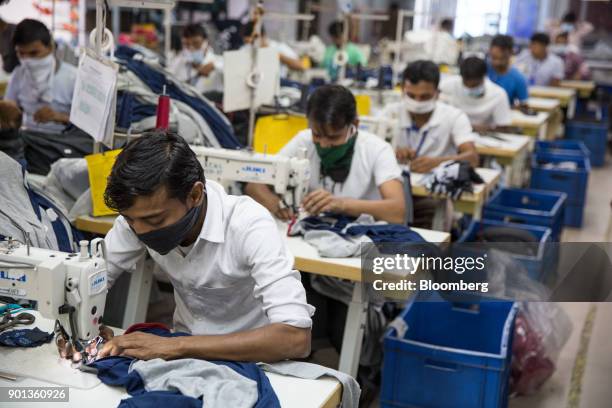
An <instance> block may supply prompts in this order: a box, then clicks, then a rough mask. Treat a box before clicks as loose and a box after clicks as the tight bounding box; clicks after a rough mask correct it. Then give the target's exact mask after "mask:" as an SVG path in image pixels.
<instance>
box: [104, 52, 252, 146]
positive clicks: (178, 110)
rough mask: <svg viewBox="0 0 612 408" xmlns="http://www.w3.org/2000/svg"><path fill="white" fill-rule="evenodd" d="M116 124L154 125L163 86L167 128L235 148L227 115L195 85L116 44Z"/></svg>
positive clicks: (127, 126)
mask: <svg viewBox="0 0 612 408" xmlns="http://www.w3.org/2000/svg"><path fill="white" fill-rule="evenodd" d="M115 57H116V58H117V62H118V63H119V64H120V66H121V69H120V71H119V76H118V78H117V127H118V128H122V129H126V130H127V129H130V130H131V132H136V133H138V132H143V131H146V130H151V129H154V128H155V119H156V117H155V107H156V105H157V99H158V96H159V94H161V93H162V92H163V89H164V87H165V89H166V93H167V94H168V95H169V96H170V98H171V101H172V103H171V111H170V128H171V129H173V130H176V131H177V132H178V133H179V134H180V135H181V136H182V137H183V138H184V139H185V140H187V142H188V143H190V144H197V145H205V146H212V147H224V148H227V149H237V148H240V147H241V145H240V143H239V142H238V140H237V139H236V137H235V135H234V132H233V129H232V127H231V124H230V122H229V121H228V119H227V118H226V117H225V116H224V115H223V113H222V112H221V111H219V110H218V109H217V108H216V107H215V106H214V104H213V103H212V102H210V101H209V100H207V99H206V98H204V97H203V96H202V95H200V94H199V93H198V92H197V91H196V89H195V88H193V87H192V86H190V85H188V84H186V83H183V82H181V81H179V80H177V79H176V78H175V77H174V76H173V75H172V74H171V73H170V72H168V71H166V70H165V69H164V68H163V67H162V66H161V65H159V64H157V63H155V62H153V61H148V60H145V58H144V57H143V55H142V54H141V53H139V52H138V51H137V50H135V49H133V48H129V47H126V46H120V47H117V50H116V51H115Z"/></svg>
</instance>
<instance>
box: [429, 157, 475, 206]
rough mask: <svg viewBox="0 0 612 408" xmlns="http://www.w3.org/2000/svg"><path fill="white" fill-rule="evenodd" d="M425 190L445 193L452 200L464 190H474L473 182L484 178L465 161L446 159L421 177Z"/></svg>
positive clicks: (432, 192)
mask: <svg viewBox="0 0 612 408" xmlns="http://www.w3.org/2000/svg"><path fill="white" fill-rule="evenodd" d="M423 183H424V185H425V188H427V191H429V192H430V193H431V194H447V195H448V196H449V197H450V198H451V199H452V200H458V199H459V198H461V194H463V193H464V192H468V193H471V192H473V191H474V184H482V183H484V180H483V179H482V178H481V177H480V176H479V175H478V173H476V171H475V170H474V168H473V167H472V166H470V164H469V163H468V162H466V161H459V160H457V161H447V162H444V163H441V164H440V165H439V166H438V167H436V168H435V169H433V170H432V171H431V173H428V174H427V175H426V176H425V178H424V179H423Z"/></svg>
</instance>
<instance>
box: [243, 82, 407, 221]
mask: <svg viewBox="0 0 612 408" xmlns="http://www.w3.org/2000/svg"><path fill="white" fill-rule="evenodd" d="M306 115H307V117H308V123H309V127H310V129H307V130H304V131H302V132H300V133H298V134H297V135H296V136H295V137H294V138H293V139H291V141H290V142H289V143H287V145H286V146H285V147H283V149H281V151H280V152H279V154H280V155H284V156H289V157H292V156H298V155H299V153H300V151H303V150H305V151H306V157H307V158H308V160H309V161H310V189H309V190H310V191H309V193H308V195H307V196H306V197H305V198H304V201H303V202H302V203H301V205H302V207H303V208H304V210H306V211H307V212H308V213H310V214H314V215H318V214H319V213H321V212H334V213H340V214H345V215H350V216H354V217H358V216H359V215H361V214H370V215H372V216H373V217H374V218H376V219H378V220H383V221H388V222H391V223H398V224H401V223H403V222H404V215H405V200H404V192H403V186H402V171H401V169H400V168H399V166H398V164H397V161H396V159H395V157H394V154H393V149H392V148H391V146H390V145H389V144H388V143H386V142H385V141H384V140H382V139H381V138H379V137H378V136H376V135H373V134H371V133H368V132H365V131H361V130H359V131H358V130H357V129H358V124H359V122H358V119H357V108H356V102H355V97H354V96H353V94H352V93H351V92H350V91H349V90H348V89H346V88H344V87H342V86H339V85H325V86H322V87H319V88H317V90H316V91H315V92H313V94H312V95H311V96H310V98H309V99H308V104H307V108H306ZM245 191H246V193H247V194H249V195H251V196H252V197H253V198H255V199H256V200H257V201H259V202H260V203H262V204H263V205H264V206H265V207H266V208H268V209H269V210H270V212H272V213H273V214H274V215H275V216H277V217H278V218H280V219H288V218H291V216H292V215H293V214H292V213H291V211H290V209H288V208H286V207H285V206H283V205H282V203H281V199H280V198H279V197H278V196H277V195H276V194H274V193H273V192H272V191H271V190H270V188H269V187H268V186H266V185H262V184H248V185H247V188H246V190H245Z"/></svg>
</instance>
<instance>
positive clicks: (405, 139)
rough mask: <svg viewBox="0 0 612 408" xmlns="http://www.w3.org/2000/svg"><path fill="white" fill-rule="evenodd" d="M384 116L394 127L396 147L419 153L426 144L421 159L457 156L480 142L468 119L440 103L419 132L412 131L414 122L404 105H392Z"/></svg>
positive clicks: (398, 103)
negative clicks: (468, 145) (463, 148)
mask: <svg viewBox="0 0 612 408" xmlns="http://www.w3.org/2000/svg"><path fill="white" fill-rule="evenodd" d="M380 116H382V117H383V118H385V119H387V120H389V121H391V123H392V126H393V128H394V135H393V141H394V146H395V147H409V148H411V149H416V148H417V146H418V145H419V144H421V140H423V142H422V146H421V149H420V150H419V156H429V157H442V156H450V155H456V154H457V153H458V148H459V146H461V145H462V144H463V143H467V142H474V141H475V140H476V139H475V136H474V133H473V131H472V125H470V120H469V119H468V117H467V115H466V114H465V113H463V112H462V111H460V110H459V109H457V108H455V107H452V106H450V105H448V104H446V103H444V102H440V101H438V102H436V108H435V109H434V112H433V114H432V115H431V118H429V121H428V122H427V123H426V124H425V125H424V126H422V127H421V128H420V129H418V130H414V129H412V119H411V117H410V114H409V113H408V111H407V110H406V109H404V107H403V103H402V102H396V103H392V104H389V105H388V106H387V107H386V108H385V109H383V111H382V112H381V113H380ZM423 138H424V139H423Z"/></svg>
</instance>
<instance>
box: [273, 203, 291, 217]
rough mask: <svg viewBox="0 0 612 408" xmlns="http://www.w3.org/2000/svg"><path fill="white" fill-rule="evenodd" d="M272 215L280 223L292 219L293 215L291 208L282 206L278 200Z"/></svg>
mask: <svg viewBox="0 0 612 408" xmlns="http://www.w3.org/2000/svg"><path fill="white" fill-rule="evenodd" d="M272 214H273V215H274V216H275V217H276V218H278V219H279V220H282V221H289V220H290V219H292V218H293V215H294V214H293V210H292V209H291V207H287V206H286V205H284V204H283V202H282V201H281V200H278V203H277V205H276V208H275V209H274V211H272Z"/></svg>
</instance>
